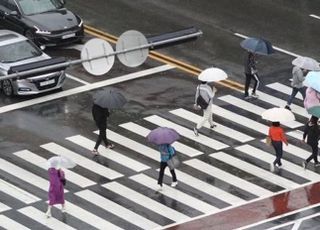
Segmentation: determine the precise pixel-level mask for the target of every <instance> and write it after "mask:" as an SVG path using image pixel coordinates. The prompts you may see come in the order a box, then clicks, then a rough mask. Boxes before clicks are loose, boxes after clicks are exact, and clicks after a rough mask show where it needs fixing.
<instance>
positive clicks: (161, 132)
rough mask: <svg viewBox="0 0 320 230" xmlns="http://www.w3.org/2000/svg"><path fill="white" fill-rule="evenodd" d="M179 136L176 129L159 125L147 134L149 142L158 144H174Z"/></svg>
mask: <svg viewBox="0 0 320 230" xmlns="http://www.w3.org/2000/svg"><path fill="white" fill-rule="evenodd" d="M179 138H180V136H179V133H178V132H177V131H176V130H174V129H171V128H167V127H158V128H156V129H154V130H152V131H151V132H150V133H149V134H148V136H147V139H148V141H149V142H152V143H154V144H157V145H161V144H172V143H173V142H175V141H176V140H178V139H179Z"/></svg>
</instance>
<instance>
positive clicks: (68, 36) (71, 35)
mask: <svg viewBox="0 0 320 230" xmlns="http://www.w3.org/2000/svg"><path fill="white" fill-rule="evenodd" d="M75 36H76V34H75V33H72V34H66V35H63V36H62V39H67V38H72V37H75Z"/></svg>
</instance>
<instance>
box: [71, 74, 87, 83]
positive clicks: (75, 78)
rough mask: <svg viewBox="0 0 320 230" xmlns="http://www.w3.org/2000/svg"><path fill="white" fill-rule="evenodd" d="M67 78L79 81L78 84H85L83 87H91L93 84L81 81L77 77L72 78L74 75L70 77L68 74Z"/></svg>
mask: <svg viewBox="0 0 320 230" xmlns="http://www.w3.org/2000/svg"><path fill="white" fill-rule="evenodd" d="M66 76H67V78H70V79H72V80H74V81H77V82H79V83H81V84H83V85H90V84H91V83H89V82H86V81H84V80H81V79H79V78H77V77H74V76H72V75H70V74H66Z"/></svg>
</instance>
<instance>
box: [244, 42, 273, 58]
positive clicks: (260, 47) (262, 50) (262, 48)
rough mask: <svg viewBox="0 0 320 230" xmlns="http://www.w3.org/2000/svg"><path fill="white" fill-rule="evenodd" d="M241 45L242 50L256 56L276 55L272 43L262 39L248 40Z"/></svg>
mask: <svg viewBox="0 0 320 230" xmlns="http://www.w3.org/2000/svg"><path fill="white" fill-rule="evenodd" d="M240 45H241V47H242V48H244V49H246V50H248V51H250V52H252V53H256V54H261V55H269V54H272V53H274V49H273V48H272V45H271V43H270V42H269V41H267V40H265V39H262V38H246V39H245V40H243V41H242V42H241V43H240Z"/></svg>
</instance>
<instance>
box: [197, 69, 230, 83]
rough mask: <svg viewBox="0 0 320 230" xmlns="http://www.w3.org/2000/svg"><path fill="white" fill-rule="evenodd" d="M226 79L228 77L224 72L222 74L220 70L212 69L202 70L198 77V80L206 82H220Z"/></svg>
mask: <svg viewBox="0 0 320 230" xmlns="http://www.w3.org/2000/svg"><path fill="white" fill-rule="evenodd" d="M227 78H228V75H227V74H226V72H224V71H223V70H222V69H219V68H214V67H211V68H207V69H205V70H203V71H202V72H201V73H200V74H199V76H198V80H200V81H207V82H213V81H221V80H225V79H227Z"/></svg>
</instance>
